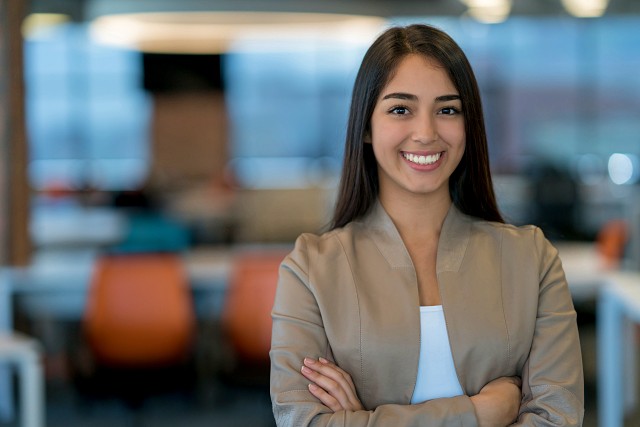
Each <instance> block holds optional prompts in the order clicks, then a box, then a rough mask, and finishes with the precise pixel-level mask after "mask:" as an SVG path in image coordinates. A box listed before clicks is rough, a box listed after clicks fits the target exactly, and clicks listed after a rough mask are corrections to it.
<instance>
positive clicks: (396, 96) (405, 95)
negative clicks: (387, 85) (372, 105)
mask: <svg viewBox="0 0 640 427" xmlns="http://www.w3.org/2000/svg"><path fill="white" fill-rule="evenodd" d="M391 98H394V99H407V100H410V101H416V100H417V99H418V97H417V96H415V95H413V94H411V93H406V92H393V93H389V94H387V95H385V96H383V97H382V99H391Z"/></svg>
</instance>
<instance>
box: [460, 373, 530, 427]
mask: <svg viewBox="0 0 640 427" xmlns="http://www.w3.org/2000/svg"><path fill="white" fill-rule="evenodd" d="M520 387H522V380H521V379H520V378H519V377H502V378H498V379H495V380H493V381H491V382H490V383H488V384H487V385H485V386H484V387H482V390H480V393H478V394H476V395H475V396H471V402H473V406H474V407H475V410H476V416H477V417H478V424H479V426H480V427H505V426H508V425H510V424H512V423H513V422H514V421H515V420H516V418H517V417H518V412H519V410H520V400H521V399H522V391H521V390H520Z"/></svg>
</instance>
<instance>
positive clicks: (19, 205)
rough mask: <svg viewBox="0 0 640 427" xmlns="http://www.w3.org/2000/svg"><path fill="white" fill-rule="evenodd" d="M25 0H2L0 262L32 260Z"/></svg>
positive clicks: (12, 262) (0, 50)
mask: <svg viewBox="0 0 640 427" xmlns="http://www.w3.org/2000/svg"><path fill="white" fill-rule="evenodd" d="M25 12H26V0H0V266H3V265H4V266H7V265H9V266H20V265H25V264H26V263H27V262H28V260H29V253H30V239H29V231H28V230H29V193H30V191H29V184H28V181H27V141H26V130H25V112H24V77H23V54H22V45H23V40H22V34H21V31H20V27H21V25H22V21H23V19H24V16H25Z"/></svg>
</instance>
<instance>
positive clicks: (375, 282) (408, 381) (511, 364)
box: [270, 203, 584, 427]
mask: <svg viewBox="0 0 640 427" xmlns="http://www.w3.org/2000/svg"><path fill="white" fill-rule="evenodd" d="M436 269H437V277H438V284H439V287H440V295H441V298H442V305H443V309H444V315H445V320H446V324H447V331H448V334H449V341H450V344H451V350H452V353H453V359H454V364H455V367H456V372H457V374H458V379H459V380H460V385H461V386H462V389H463V390H464V392H465V395H463V396H458V397H453V398H444V399H434V400H431V401H427V402H425V403H421V404H415V405H411V404H410V401H411V395H412V393H413V390H414V386H415V383H416V376H417V372H418V358H419V352H420V311H419V308H418V307H419V300H418V287H417V279H416V273H415V269H414V267H413V264H412V262H411V259H410V257H409V254H408V252H407V250H406V248H405V246H404V244H403V242H402V240H401V238H400V235H399V233H398V231H397V229H396V228H395V226H394V224H393V222H392V221H391V219H390V218H389V216H388V215H387V214H386V212H385V211H384V209H383V208H382V206H381V205H380V203H377V204H376V205H375V207H374V208H373V209H372V212H371V213H370V214H368V215H367V216H366V217H365V218H363V219H361V220H358V221H354V222H352V223H350V224H349V225H347V226H346V227H344V228H342V229H337V230H333V231H331V232H328V233H325V234H323V235H321V236H316V235H311V234H303V235H302V236H300V237H299V238H298V240H297V241H296V246H295V249H294V250H293V251H292V252H291V254H289V255H288V256H287V257H286V258H285V260H284V261H283V263H282V266H281V268H280V279H279V282H278V289H277V292H276V298H275V303H274V307H273V312H272V318H273V335H272V343H271V352H270V356H271V399H272V403H273V412H274V415H275V418H276V422H277V425H278V426H295V427H300V426H308V425H312V426H348V427H358V426H370V427H372V426H399V427H405V426H431V427H433V426H476V425H477V418H476V416H475V412H474V408H473V404H472V403H471V401H470V399H469V397H468V396H472V395H474V394H477V393H478V392H479V391H480V389H481V388H482V387H483V386H484V385H485V384H487V383H488V382H489V381H491V380H493V379H495V378H498V377H501V376H512V375H519V376H521V377H522V380H523V385H522V394H523V397H522V404H521V407H520V415H519V418H518V422H517V425H527V426H580V425H582V418H583V413H584V409H583V406H584V404H583V372H582V359H581V352H580V344H579V340H578V330H577V327H576V313H575V311H574V308H573V304H572V300H571V295H570V293H569V290H568V288H567V283H566V280H565V276H564V272H563V270H562V266H561V263H560V259H559V258H558V255H557V251H556V249H555V248H554V247H553V246H552V245H551V244H550V243H549V242H548V241H547V240H546V239H545V237H544V236H543V234H542V232H541V231H540V229H538V228H536V227H533V226H525V227H514V226H510V225H504V224H499V223H492V222H487V221H484V220H480V219H477V218H472V217H469V216H466V215H464V214H462V213H461V212H460V211H458V210H457V209H456V208H455V207H452V208H451V209H450V210H449V213H448V214H447V217H446V219H445V222H444V225H443V228H442V232H441V236H440V242H439V246H438V255H437V266H436ZM307 356H308V357H316V358H317V357H319V356H323V357H326V358H328V359H330V360H333V361H335V363H336V364H337V365H338V366H340V367H341V368H343V369H344V370H346V371H347V372H349V373H350V374H351V376H352V378H353V381H354V383H355V386H356V389H357V393H358V396H359V398H360V400H361V401H362V404H363V405H364V407H365V408H367V410H366V411H357V412H350V411H339V412H336V413H333V412H332V411H331V410H330V409H329V408H327V407H326V406H324V405H322V404H321V403H320V402H319V401H318V400H317V399H316V398H315V397H314V396H313V395H311V394H310V393H309V391H308V389H307V385H308V380H306V379H305V378H304V377H303V376H302V374H301V373H300V368H301V367H302V360H303V358H304V357H307Z"/></svg>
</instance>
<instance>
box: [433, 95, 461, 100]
mask: <svg viewBox="0 0 640 427" xmlns="http://www.w3.org/2000/svg"><path fill="white" fill-rule="evenodd" d="M459 99H461V98H460V95H457V94H451V95H441V96H437V97H436V102H447V101H456V100H459Z"/></svg>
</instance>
